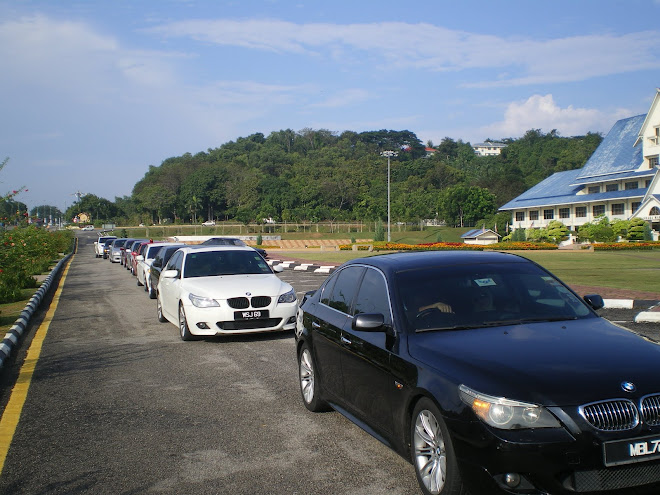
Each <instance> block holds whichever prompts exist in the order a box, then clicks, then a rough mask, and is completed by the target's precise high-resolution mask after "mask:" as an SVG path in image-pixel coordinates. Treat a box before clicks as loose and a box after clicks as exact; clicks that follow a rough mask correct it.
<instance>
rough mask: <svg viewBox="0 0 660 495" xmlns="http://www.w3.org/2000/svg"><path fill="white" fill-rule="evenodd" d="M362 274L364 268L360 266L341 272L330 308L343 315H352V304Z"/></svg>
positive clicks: (333, 291) (330, 300)
mask: <svg viewBox="0 0 660 495" xmlns="http://www.w3.org/2000/svg"><path fill="white" fill-rule="evenodd" d="M362 272H364V268H362V267H359V266H350V267H348V268H344V269H343V270H342V271H341V272H339V275H338V276H337V281H336V282H335V286H334V287H333V288H332V295H331V296H330V299H329V302H328V306H330V307H331V308H334V309H336V310H338V311H341V312H342V313H346V314H350V309H351V303H352V302H353V297H354V296H355V292H356V291H357V288H358V282H359V281H360V277H361V276H362Z"/></svg>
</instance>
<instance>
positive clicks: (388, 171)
mask: <svg viewBox="0 0 660 495" xmlns="http://www.w3.org/2000/svg"><path fill="white" fill-rule="evenodd" d="M397 154H398V153H397V152H396V151H383V152H381V154H380V155H381V156H386V157H387V242H390V241H391V240H392V235H391V232H390V159H391V158H392V157H393V156H397Z"/></svg>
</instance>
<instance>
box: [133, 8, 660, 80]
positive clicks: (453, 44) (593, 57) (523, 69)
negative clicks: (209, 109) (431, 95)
mask: <svg viewBox="0 0 660 495" xmlns="http://www.w3.org/2000/svg"><path fill="white" fill-rule="evenodd" d="M144 31H145V32H147V33H151V34H157V35H159V36H162V37H165V38H172V37H184V38H190V39H193V40H197V41H200V42H204V43H213V44H218V45H225V46H240V47H244V48H249V49H255V50H264V51H272V52H276V53H293V54H307V55H310V56H311V55H314V56H316V55H318V56H321V55H327V56H330V57H332V58H333V59H334V60H335V61H338V62H341V61H342V60H344V61H345V62H359V61H360V60H361V59H362V60H363V58H364V57H365V56H371V57H372V59H371V62H372V63H374V62H375V63H376V64H377V65H379V66H380V67H381V68H383V69H384V68H386V67H387V68H390V69H392V68H399V69H403V68H411V67H412V68H417V69H423V70H429V71H462V70H467V69H492V70H497V71H498V72H500V76H498V77H497V78H496V79H495V80H482V81H477V82H474V83H470V84H469V85H468V84H466V86H471V87H488V86H519V85H526V84H537V83H542V82H565V81H580V80H585V79H589V78H592V77H598V76H604V75H609V74H621V73H626V72H632V71H639V70H652V69H658V68H660V54H659V53H658V52H657V50H655V44H656V43H655V40H657V38H658V35H659V33H658V31H644V32H638V33H629V34H624V35H614V34H595V35H588V34H587V35H584V36H573V37H566V38H557V39H550V40H540V41H539V40H533V39H529V38H505V37H501V36H494V35H482V34H476V33H470V32H465V31H456V30H451V29H447V28H444V27H441V26H434V25H431V24H426V23H419V24H410V23H403V22H383V23H373V24H343V25H342V24H321V23H318V24H315V23H310V24H296V23H292V22H285V21H280V20H264V19H262V20H245V21H237V20H224V19H219V20H188V21H181V22H173V23H169V24H163V25H161V26H158V27H153V28H149V29H147V30H144Z"/></svg>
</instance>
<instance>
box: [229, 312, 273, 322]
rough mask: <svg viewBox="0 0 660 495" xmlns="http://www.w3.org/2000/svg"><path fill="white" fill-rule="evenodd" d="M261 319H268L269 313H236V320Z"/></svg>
mask: <svg viewBox="0 0 660 495" xmlns="http://www.w3.org/2000/svg"><path fill="white" fill-rule="evenodd" d="M260 318H268V311H267V310H261V311H235V312H234V319H235V320H258V319H260Z"/></svg>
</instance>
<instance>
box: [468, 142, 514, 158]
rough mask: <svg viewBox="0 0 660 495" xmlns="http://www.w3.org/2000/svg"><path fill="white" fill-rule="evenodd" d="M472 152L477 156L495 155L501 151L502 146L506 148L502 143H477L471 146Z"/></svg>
mask: <svg viewBox="0 0 660 495" xmlns="http://www.w3.org/2000/svg"><path fill="white" fill-rule="evenodd" d="M472 148H473V149H474V152H475V153H476V154H477V155H479V156H495V155H499V154H500V153H502V148H506V144H504V143H477V144H475V145H473V146H472Z"/></svg>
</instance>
